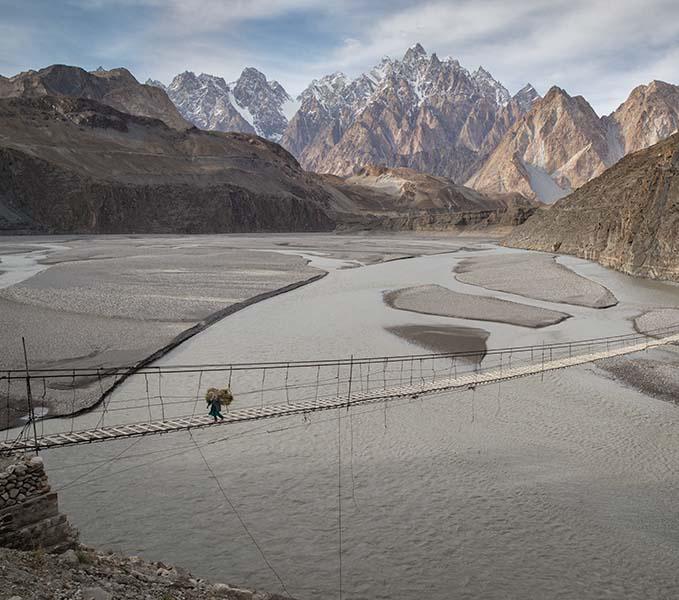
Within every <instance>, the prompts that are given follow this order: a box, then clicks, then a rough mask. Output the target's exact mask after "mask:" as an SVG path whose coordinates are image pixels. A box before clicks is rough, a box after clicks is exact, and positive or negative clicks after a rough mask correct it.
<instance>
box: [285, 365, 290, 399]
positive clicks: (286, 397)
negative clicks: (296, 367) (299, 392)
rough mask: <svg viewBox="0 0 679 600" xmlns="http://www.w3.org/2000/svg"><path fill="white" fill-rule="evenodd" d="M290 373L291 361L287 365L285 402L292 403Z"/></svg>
mask: <svg viewBox="0 0 679 600" xmlns="http://www.w3.org/2000/svg"><path fill="white" fill-rule="evenodd" d="M289 374H290V363H288V366H287V367H285V402H286V403H287V404H290V391H289V390H288V375H289Z"/></svg>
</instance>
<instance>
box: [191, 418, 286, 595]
mask: <svg viewBox="0 0 679 600" xmlns="http://www.w3.org/2000/svg"><path fill="white" fill-rule="evenodd" d="M189 436H190V437H191V441H192V442H193V443H194V445H195V447H196V450H198V453H199V454H200V457H201V458H202V459H203V462H204V463H205V467H206V468H207V470H208V471H209V472H210V475H211V476H212V478H213V479H214V480H215V482H216V483H217V487H219V491H220V492H221V493H222V496H223V497H224V500H226V502H227V504H228V505H229V507H230V508H231V510H232V511H233V514H235V515H236V517H237V518H238V520H239V521H240V524H241V525H242V527H243V529H244V530H245V533H247V534H248V537H249V538H250V540H251V541H252V543H253V544H254V545H255V547H256V548H257V550H258V551H259V554H260V556H261V557H262V559H263V560H264V563H265V564H266V566H267V567H268V568H269V570H270V571H271V572H272V573H273V574H274V576H275V577H276V579H277V580H278V583H279V584H280V586H281V588H282V589H283V592H284V593H285V594H286V596H288V597H291V596H290V592H288V588H287V587H286V586H285V583H284V582H283V579H282V578H281V576H280V575H279V574H278V571H276V569H275V568H274V566H273V565H272V564H271V562H270V561H269V559H268V558H267V556H266V554H265V553H264V549H263V548H262V547H261V546H260V545H259V543H258V542H257V540H256V539H255V536H254V535H253V534H252V532H251V531H250V528H249V527H248V526H247V523H245V521H244V520H243V517H241V515H240V513H239V512H238V510H237V509H236V506H235V505H234V503H233V502H232V501H231V498H229V496H228V494H227V493H226V490H225V489H224V487H223V486H222V483H221V481H219V479H218V478H217V475H216V474H215V472H214V471H213V470H212V467H211V466H210V463H209V462H208V461H207V458H205V454H204V453H203V450H202V449H201V447H200V446H199V445H198V442H196V440H195V439H194V437H193V433H192V432H191V430H189Z"/></svg>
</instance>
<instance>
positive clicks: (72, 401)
mask: <svg viewBox="0 0 679 600" xmlns="http://www.w3.org/2000/svg"><path fill="white" fill-rule="evenodd" d="M71 387H72V388H73V397H72V398H71V431H70V433H73V428H74V427H75V369H73V379H72V380H71Z"/></svg>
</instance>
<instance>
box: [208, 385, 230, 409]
mask: <svg viewBox="0 0 679 600" xmlns="http://www.w3.org/2000/svg"><path fill="white" fill-rule="evenodd" d="M214 398H217V399H218V400H219V402H220V403H221V405H222V406H228V405H229V404H231V402H233V394H232V393H231V390H230V389H229V388H228V387H226V388H222V389H220V388H208V390H207V392H205V401H206V402H207V403H208V404H210V402H212V400H213V399H214Z"/></svg>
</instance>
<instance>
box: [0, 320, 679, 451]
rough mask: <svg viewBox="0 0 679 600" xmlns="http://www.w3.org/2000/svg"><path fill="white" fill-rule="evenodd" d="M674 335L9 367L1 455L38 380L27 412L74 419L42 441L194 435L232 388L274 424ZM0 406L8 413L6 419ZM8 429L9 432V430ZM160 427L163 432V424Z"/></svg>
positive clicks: (16, 439)
mask: <svg viewBox="0 0 679 600" xmlns="http://www.w3.org/2000/svg"><path fill="white" fill-rule="evenodd" d="M676 334H679V326H677V327H667V328H659V329H657V330H654V331H648V332H644V333H630V334H625V335H618V336H610V337H605V338H591V339H583V340H576V341H565V342H558V343H552V344H540V345H533V346H517V347H511V348H498V349H491V350H488V351H485V352H479V351H476V352H474V351H468V352H448V353H429V354H410V355H399V356H373V357H348V358H338V359H321V360H302V361H269V362H260V363H253V362H240V363H233V364H205V365H152V366H150V365H149V366H122V367H105V366H98V367H94V368H92V367H82V368H72V367H71V368H68V369H61V368H51V369H50V368H36V369H31V370H30V372H29V373H28V375H27V374H26V371H25V370H12V369H9V370H4V371H2V374H1V375H0V394H1V395H0V415H2V416H3V417H4V420H0V426H2V425H4V426H5V427H4V428H5V435H4V446H0V449H1V448H8V447H10V446H11V445H12V444H13V443H14V444H15V445H17V446H18V445H20V443H23V445H24V447H26V446H27V440H29V439H30V437H31V435H37V434H35V433H33V432H32V431H31V427H29V426H28V425H29V419H28V415H29V412H28V410H27V407H26V406H24V405H22V403H21V402H19V403H18V405H17V403H16V402H14V403H12V402H10V399H13V398H17V397H18V398H21V397H22V394H23V386H25V385H26V381H27V379H29V380H31V381H35V382H36V383H35V385H34V389H36V390H41V392H40V395H39V397H38V398H34V401H35V403H37V404H38V405H37V406H34V407H33V408H34V410H35V411H36V412H35V414H36V415H37V418H40V417H41V416H42V415H43V412H42V411H43V410H44V408H45V407H46V406H49V407H51V408H52V409H53V407H54V406H60V407H62V409H63V410H64V412H69V413H71V415H70V416H62V417H60V418H53V419H48V420H46V419H41V420H40V421H41V422H40V429H41V432H40V433H41V437H45V436H49V435H53V434H56V433H68V434H70V435H72V436H73V439H74V440H78V434H79V432H80V431H84V430H88V431H91V430H107V431H108V430H111V429H112V428H116V427H120V426H122V425H125V426H129V429H128V430H126V431H130V432H132V433H134V432H135V426H136V425H140V424H144V423H145V424H154V423H156V424H157V423H167V422H178V423H180V424H181V423H186V424H187V425H185V428H190V427H192V426H193V425H192V424H193V423H197V424H199V425H200V426H203V425H204V424H208V423H209V420H207V421H205V422H204V421H202V420H201V419H203V417H204V416H205V414H206V412H207V408H206V402H205V392H206V390H207V389H208V388H210V387H215V388H224V387H227V386H230V388H231V391H232V393H233V395H234V397H235V401H234V403H233V404H232V405H231V406H230V407H229V408H228V411H231V412H233V411H237V412H240V413H243V415H244V418H245V416H247V414H252V415H254V416H253V418H255V417H257V418H260V417H261V418H264V417H268V416H273V412H275V411H274V410H273V408H271V407H276V406H279V405H281V404H283V405H285V406H287V407H288V408H287V409H281V410H279V409H276V410H277V411H279V412H280V413H281V414H290V413H291V411H292V412H295V411H296V412H304V411H306V410H308V411H309V412H312V411H314V410H320V409H324V408H328V407H330V408H332V407H335V406H336V405H337V404H338V402H340V403H341V402H343V401H344V400H343V399H345V398H346V402H347V403H350V402H352V401H353V400H354V399H355V400H356V401H361V402H363V401H367V400H369V399H371V398H387V397H391V395H392V394H393V395H394V396H396V395H397V394H401V396H402V395H404V394H406V393H412V394H418V393H424V392H428V391H431V390H432V389H438V388H440V387H445V382H447V381H448V382H450V381H463V380H465V378H467V379H468V380H469V381H470V382H472V381H475V380H476V379H480V380H483V377H482V376H483V375H484V374H488V373H492V374H493V375H492V376H493V377H494V378H495V379H500V378H502V377H503V375H504V374H507V376H510V375H511V374H512V373H517V372H519V373H520V372H522V371H521V367H528V366H532V367H534V369H537V370H538V371H539V369H540V367H541V366H544V365H547V364H554V363H555V361H567V359H571V358H573V357H577V356H587V355H594V354H596V353H607V352H615V351H617V350H622V349H625V348H634V347H636V346H638V345H639V344H645V343H647V342H649V341H651V340H657V339H665V338H667V337H669V336H672V335H676ZM528 371H530V369H528ZM531 372H532V371H531ZM475 378H476V379H475ZM486 379H487V378H486ZM470 385H471V384H470ZM395 390H401V391H400V392H397V391H395ZM76 391H77V392H78V394H80V397H85V398H87V393H89V397H88V398H89V403H90V404H92V403H94V402H97V400H98V401H99V402H98V404H97V405H96V406H95V407H94V408H92V409H89V410H84V406H82V405H81V404H80V402H82V400H79V399H78V397H77V395H76ZM3 396H4V397H3ZM338 399H339V400H338ZM40 403H42V404H40ZM12 405H14V412H12V410H11V408H12ZM3 407H6V410H5V411H4V414H3V412H2V408H3ZM248 411H249V412H248ZM272 411H273V412H272ZM224 414H225V415H228V414H229V413H227V412H225V413H224ZM46 416H48V417H49V416H54V415H49V414H47V415H46ZM232 416H233V415H230V416H229V418H231V417H232ZM76 417H77V418H76ZM8 425H14V426H15V427H13V428H8V427H7V426H8ZM155 427H156V425H153V427H152V428H151V429H150V430H149V431H148V432H149V433H151V432H153V428H155ZM157 428H158V432H160V430H161V429H162V425H158V426H157ZM144 432H146V430H144V431H143V432H142V431H141V430H140V433H139V434H140V435H141V434H143V433H144ZM0 439H1V438H0ZM74 443H76V442H74Z"/></svg>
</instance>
